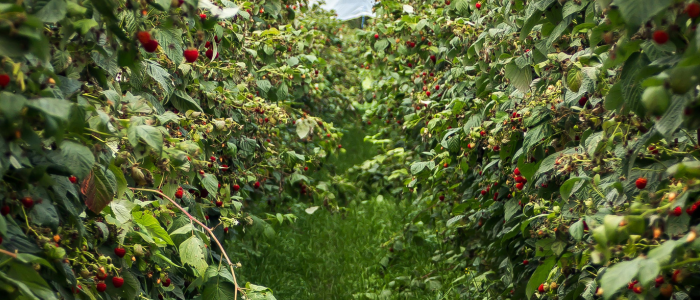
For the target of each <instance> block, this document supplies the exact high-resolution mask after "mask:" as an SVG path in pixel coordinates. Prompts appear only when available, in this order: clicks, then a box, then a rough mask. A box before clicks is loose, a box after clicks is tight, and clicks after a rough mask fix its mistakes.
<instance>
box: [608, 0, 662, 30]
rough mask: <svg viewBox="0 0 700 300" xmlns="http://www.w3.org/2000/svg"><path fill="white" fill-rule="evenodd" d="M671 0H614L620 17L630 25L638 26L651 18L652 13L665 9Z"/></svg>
mask: <svg viewBox="0 0 700 300" xmlns="http://www.w3.org/2000/svg"><path fill="white" fill-rule="evenodd" d="M671 3H673V1H671V0H654V1H638V0H616V1H615V4H616V5H617V6H618V8H619V9H620V14H621V15H622V17H623V18H624V19H625V20H626V21H627V22H628V23H629V25H632V26H640V25H642V24H644V23H645V22H646V21H648V20H649V19H651V18H652V17H653V16H654V15H656V14H658V13H660V12H661V11H663V10H665V9H667V8H668V7H669V6H670V5H671Z"/></svg>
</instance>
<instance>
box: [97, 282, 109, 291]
mask: <svg viewBox="0 0 700 300" xmlns="http://www.w3.org/2000/svg"><path fill="white" fill-rule="evenodd" d="M95 288H97V291H98V292H100V293H104V292H105V291H106V290H107V285H106V284H105V283H104V282H100V283H98V284H97V285H95Z"/></svg>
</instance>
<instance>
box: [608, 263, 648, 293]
mask: <svg viewBox="0 0 700 300" xmlns="http://www.w3.org/2000/svg"><path fill="white" fill-rule="evenodd" d="M639 260H640V259H639V258H637V259H634V260H630V261H622V262H619V263H617V264H614V265H613V266H611V267H610V268H608V269H606V270H605V273H604V274H603V276H602V277H601V279H600V287H601V288H602V289H603V297H604V299H606V300H607V299H610V298H612V296H613V295H614V294H615V293H617V291H618V290H620V289H621V288H622V287H624V286H626V285H627V284H628V283H630V281H632V279H634V277H635V276H637V271H639Z"/></svg>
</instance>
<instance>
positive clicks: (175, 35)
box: [153, 27, 183, 65]
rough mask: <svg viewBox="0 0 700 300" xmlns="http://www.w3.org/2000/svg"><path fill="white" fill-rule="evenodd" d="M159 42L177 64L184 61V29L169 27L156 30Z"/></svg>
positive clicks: (155, 34) (155, 35)
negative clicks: (182, 38) (182, 39)
mask: <svg viewBox="0 0 700 300" xmlns="http://www.w3.org/2000/svg"><path fill="white" fill-rule="evenodd" d="M153 36H154V38H155V39H156V41H158V44H159V45H160V47H161V48H162V49H163V52H165V55H166V56H167V57H168V58H169V59H170V60H172V61H173V63H175V64H176V65H179V64H180V63H182V60H183V54H182V53H183V49H182V41H181V40H180V39H181V36H182V30H180V29H179V28H174V27H173V28H167V29H160V30H155V32H154V34H153Z"/></svg>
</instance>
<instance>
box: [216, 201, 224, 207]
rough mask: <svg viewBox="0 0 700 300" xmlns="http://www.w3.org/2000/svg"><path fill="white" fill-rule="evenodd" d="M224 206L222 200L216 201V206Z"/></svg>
mask: <svg viewBox="0 0 700 300" xmlns="http://www.w3.org/2000/svg"><path fill="white" fill-rule="evenodd" d="M222 206H224V201H216V207H222Z"/></svg>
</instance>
